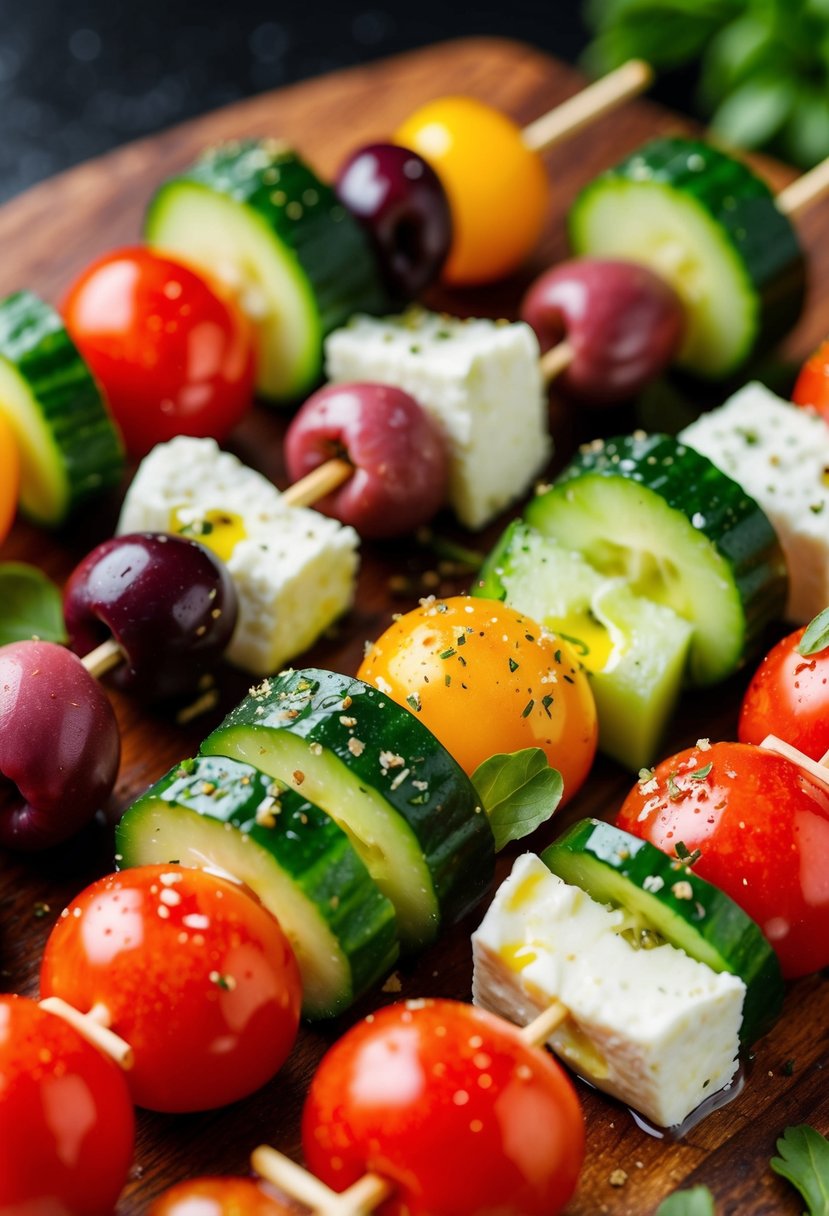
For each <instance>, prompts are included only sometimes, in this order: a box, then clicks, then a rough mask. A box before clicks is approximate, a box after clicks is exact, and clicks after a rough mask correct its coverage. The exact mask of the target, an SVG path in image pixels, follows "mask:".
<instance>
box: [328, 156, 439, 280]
mask: <svg viewBox="0 0 829 1216" xmlns="http://www.w3.org/2000/svg"><path fill="white" fill-rule="evenodd" d="M335 189H336V191H337V195H338V197H339V199H340V202H341V203H342V204H343V206H344V207H346V208H347V209H348V210H349V211H350V212H351V214H352V215H353V216H354V217H355V219H357V220H358V221H359V222H360V223H361V224H362V225H363V227H364V228H365V230H366V231H367V232H368V234H369V236H370V237H371V240H372V243H373V245H374V248H375V251H376V253H377V256H378V259H379V263H380V269H381V272H382V274H383V277H384V279H385V282H386V287H387V289H388V291H389V292H390V294H391V295H392V296H393V297H394V298H395V299H396V300H398V301H401V302H403V301H406V300H414V299H415V298H416V297H417V296H419V295H420V293H421V292H422V291H424V290H425V288H427V287H428V286H429V284H430V283H433V282H434V281H435V279H436V278H437V276H438V274H439V273H440V268H441V266H442V265H443V263H444V262H445V261H446V256H447V254H448V253H449V246H450V245H451V243H452V216H451V213H450V211H449V202H448V200H447V198H446V192H445V190H444V189H443V186H442V185H441V183H440V180H439V178H438V176H437V174H436V173H435V171H434V169H433V168H432V167H431V165H429V164H427V162H426V161H425V160H424V159H423V158H422V157H421V156H418V154H417V153H416V152H410V151H409V149H408V148H401V147H398V145H397V144H368V145H367V146H366V147H364V148H359V149H358V150H357V151H356V152H354V153H353V155H352V156H350V157H349V158H348V160H347V161H346V162H345V163H344V164H343V165H342V167H341V168H340V171H339V173H338V174H337V180H336V183H335Z"/></svg>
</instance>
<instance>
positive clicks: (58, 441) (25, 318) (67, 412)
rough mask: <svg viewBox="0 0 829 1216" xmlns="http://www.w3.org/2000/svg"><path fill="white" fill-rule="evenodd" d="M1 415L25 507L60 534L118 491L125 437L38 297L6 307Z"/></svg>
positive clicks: (26, 296)
mask: <svg viewBox="0 0 829 1216" xmlns="http://www.w3.org/2000/svg"><path fill="white" fill-rule="evenodd" d="M0 411H2V412H3V414H4V415H5V416H6V418H7V419H8V421H9V423H10V425H11V428H12V430H13V431H14V435H15V438H16V440H17V443H18V445H19V448H20V462H21V471H20V505H21V508H22V509H23V511H24V512H25V514H26V515H28V516H29V518H30V519H32V520H34V522H35V523H38V524H43V525H45V526H47V527H54V526H56V525H58V524H61V523H63V521H64V520H65V519H66V518H67V516H68V515H69V514H70V513H71V511H72V510H73V508H74V507H76V506H77V505H78V504H79V503H81V502H83V501H85V500H86V499H89V498H92V497H93V496H94V495H96V494H99V493H101V492H102V491H103V490H106V489H108V488H109V487H110V486H115V485H117V484H118V482H119V481H120V479H121V474H122V472H123V470H124V451H123V445H122V443H121V437H120V435H119V433H118V430H117V428H116V426H115V423H114V422H113V420H112V418H111V417H110V414H109V411H108V410H107V407H106V405H105V403H104V399H103V397H102V396H101V393H100V390H99V389H98V386H97V384H96V383H95V381H94V380H93V378H92V375H91V373H90V371H89V369H88V368H87V366H86V364H85V363H84V361H83V359H82V358H81V356H80V355H79V353H78V351H77V349H76V347H75V345H74V343H73V342H72V339H71V338H70V337H69V334H68V333H67V332H66V329H65V327H64V324H63V321H62V320H61V319H60V317H59V316H58V314H57V313H56V312H55V310H54V309H53V308H50V307H49V305H48V304H44V302H43V301H42V300H39V299H38V297H37V296H35V295H32V293H31V292H28V291H21V292H17V293H16V294H15V295H12V296H8V297H7V298H6V299H5V300H2V301H0Z"/></svg>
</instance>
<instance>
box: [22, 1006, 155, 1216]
mask: <svg viewBox="0 0 829 1216" xmlns="http://www.w3.org/2000/svg"><path fill="white" fill-rule="evenodd" d="M134 1139H135V1120H134V1115H133V1109H132V1102H131V1100H130V1096H129V1091H128V1089H127V1085H126V1082H125V1080H124V1077H123V1074H122V1072H121V1070H120V1068H118V1066H117V1065H116V1064H113V1062H112V1061H111V1060H109V1059H107V1057H106V1056H105V1055H103V1054H102V1053H101V1052H100V1051H97V1050H96V1049H95V1048H94V1047H92V1046H91V1045H90V1044H89V1043H87V1042H86V1040H85V1039H82V1038H81V1036H80V1035H79V1034H78V1032H77V1031H76V1030H74V1029H73V1028H72V1027H71V1026H70V1025H68V1023H66V1022H64V1021H63V1020H62V1019H61V1018H58V1017H55V1016H54V1014H51V1013H46V1012H45V1010H43V1009H40V1008H39V1007H38V1005H36V1004H35V1002H34V1001H28V1000H25V999H24V998H23V997H17V996H0V1212H7V1213H14V1216H46V1213H48V1216H111V1213H112V1210H113V1208H114V1206H115V1202H116V1200H117V1198H118V1195H119V1194H120V1192H121V1189H122V1187H123V1186H124V1183H125V1182H126V1180H127V1174H128V1172H129V1169H130V1165H131V1164H132V1155H133V1146H134Z"/></svg>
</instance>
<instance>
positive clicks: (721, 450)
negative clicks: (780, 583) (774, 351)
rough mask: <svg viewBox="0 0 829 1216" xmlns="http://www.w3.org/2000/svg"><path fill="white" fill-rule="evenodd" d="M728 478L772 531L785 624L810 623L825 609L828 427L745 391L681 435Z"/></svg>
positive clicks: (760, 388) (763, 391) (762, 393)
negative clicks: (782, 559)
mask: <svg viewBox="0 0 829 1216" xmlns="http://www.w3.org/2000/svg"><path fill="white" fill-rule="evenodd" d="M679 438H680V439H681V440H682V442H683V443H687V445H688V447H690V448H695V449H696V450H697V451H698V452H701V453H702V454H703V455H704V456H707V457H708V459H709V460H711V461H712V462H713V463H714V464H715V465H716V466H717V467H718V468H719V469H721V470H722V472H723V473H727V474H728V476H729V477H733V478H734V480H735V481H736V482H739V484H740V485H741V486H742V487H743V489H744V490H745V492H746V493H747V494H749V495H750V496H751V497H752V498H753V499H755V501H756V502H758V503H759V504H760V506H761V507H762V508H763V510H764V511H765V513H766V515H768V517H769V519H770V520H771V522H772V524H773V525H774V527H775V530H776V532H777V535H778V536H779V537H780V543H781V545H782V546H783V552H784V553H785V555H786V564H787V566H788V568H789V598H788V603H787V605H786V616H787V617H788V618H789V619H790V620H792V621H795V622H798V623H802V622H803V621H810V620H811V619H812V617H814V616H817V614H818V613H819V612H821V611H822V610H823V609H824V608H825V607H826V605H827V604H829V427H827V425H826V422H825V420H824V419H823V418H821V417H819V416H818V415H816V414H813V413H811V412H810V411H809V410H806V409H803V408H802V407H801V406H797V405H792V404H791V402H789V401H783V400H782V399H781V398H780V397H777V396H775V394H774V393H772V392H770V391H769V389H767V388H766V387H765V385H762V384H758V383H753V384H747V385H746V386H745V388H742V389H740V391H739V392H737V393H735V394H734V396H733V397H730V398H729V399H728V401H726V402H725V404H724V405H721V406H720V407H719V409H716V410H712V411H711V412H710V413H708V414H703V415H702V417H700V418H698V419H697V421H696V422H692V423H691V425H690V426H687V427H686V428H685V430H684V431H682V432H681V434H680V436H679Z"/></svg>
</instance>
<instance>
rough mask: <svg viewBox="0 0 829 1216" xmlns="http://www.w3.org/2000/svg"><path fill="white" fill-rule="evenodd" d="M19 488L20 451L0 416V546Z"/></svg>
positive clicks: (7, 425) (9, 427)
mask: <svg viewBox="0 0 829 1216" xmlns="http://www.w3.org/2000/svg"><path fill="white" fill-rule="evenodd" d="M19 488H20V450H19V448H18V446H17V440H16V439H15V437H14V431H13V430H12V428H11V426H10V424H9V423H8V422H7V421H6V419H5V417H4V416H3V414H0V545H2V543H3V541H4V540H5V539H6V537H7V536H8V534H9V532H10V531H11V526H12V524H13V523H14V516H15V512H16V511H17V492H18V490H19Z"/></svg>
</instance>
